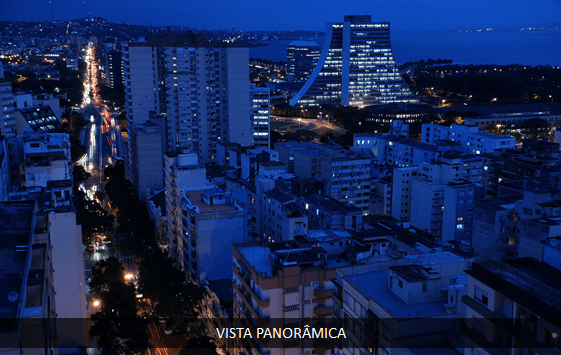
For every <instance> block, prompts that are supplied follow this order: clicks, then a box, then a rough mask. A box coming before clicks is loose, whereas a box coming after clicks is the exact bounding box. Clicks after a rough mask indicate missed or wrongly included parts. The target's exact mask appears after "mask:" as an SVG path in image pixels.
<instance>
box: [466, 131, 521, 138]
mask: <svg viewBox="0 0 561 355" xmlns="http://www.w3.org/2000/svg"><path fill="white" fill-rule="evenodd" d="M471 135H472V136H480V137H483V138H488V139H515V138H514V137H511V136H501V135H499V134H493V133H488V132H477V133H471Z"/></svg>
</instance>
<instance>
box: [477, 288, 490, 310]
mask: <svg viewBox="0 0 561 355" xmlns="http://www.w3.org/2000/svg"><path fill="white" fill-rule="evenodd" d="M474 298H475V299H476V300H478V301H479V302H481V303H482V304H484V305H485V306H487V304H488V303H489V293H488V292H487V291H485V290H483V289H481V288H480V287H477V286H475V292H474Z"/></svg>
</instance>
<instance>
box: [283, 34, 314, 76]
mask: <svg viewBox="0 0 561 355" xmlns="http://www.w3.org/2000/svg"><path fill="white" fill-rule="evenodd" d="M320 54H321V48H320V46H319V44H317V43H316V42H314V41H294V42H290V43H289V44H288V46H286V71H287V74H288V81H292V82H296V83H305V82H306V80H308V78H309V77H310V75H311V74H312V72H313V71H314V68H315V67H316V65H317V63H318V60H319V57H320Z"/></svg>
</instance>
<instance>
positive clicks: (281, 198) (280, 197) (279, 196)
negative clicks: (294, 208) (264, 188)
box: [265, 189, 294, 204]
mask: <svg viewBox="0 0 561 355" xmlns="http://www.w3.org/2000/svg"><path fill="white" fill-rule="evenodd" d="M265 195H267V196H269V197H271V198H272V199H275V200H277V201H278V202H280V203H281V204H284V203H286V202H290V201H294V198H293V197H292V196H289V195H287V194H285V193H282V192H280V191H279V190H278V189H273V190H271V191H268V192H266V193H265Z"/></svg>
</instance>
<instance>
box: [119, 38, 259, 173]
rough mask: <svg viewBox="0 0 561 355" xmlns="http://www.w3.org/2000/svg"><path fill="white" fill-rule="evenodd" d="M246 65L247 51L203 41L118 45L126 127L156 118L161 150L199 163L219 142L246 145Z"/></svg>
mask: <svg viewBox="0 0 561 355" xmlns="http://www.w3.org/2000/svg"><path fill="white" fill-rule="evenodd" d="M248 62H249V49H248V47H247V45H245V44H228V43H222V42H221V43H212V42H209V41H208V40H207V38H206V36H204V35H193V36H183V37H182V36H178V37H172V36H171V35H170V34H167V35H161V36H160V35H148V36H147V37H146V38H141V39H140V40H139V41H136V42H130V43H129V42H123V67H124V77H125V79H124V80H125V101H126V108H127V111H126V115H127V123H128V124H129V125H130V124H142V123H144V122H146V121H147V120H148V119H149V112H150V111H155V112H156V113H157V114H162V115H163V116H164V117H165V120H164V121H163V123H162V127H161V129H162V130H163V132H164V143H165V145H164V147H165V148H164V150H165V151H178V150H180V151H181V152H183V153H195V154H198V155H199V158H200V160H201V162H202V163H211V162H215V161H216V160H217V157H216V155H217V152H216V151H217V144H218V143H220V142H222V141H225V140H227V141H230V142H235V143H239V144H241V145H250V144H251V143H252V141H253V133H252V129H251V120H250V115H249V112H248V103H249V102H250V95H249V66H248V65H247V63H248Z"/></svg>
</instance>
